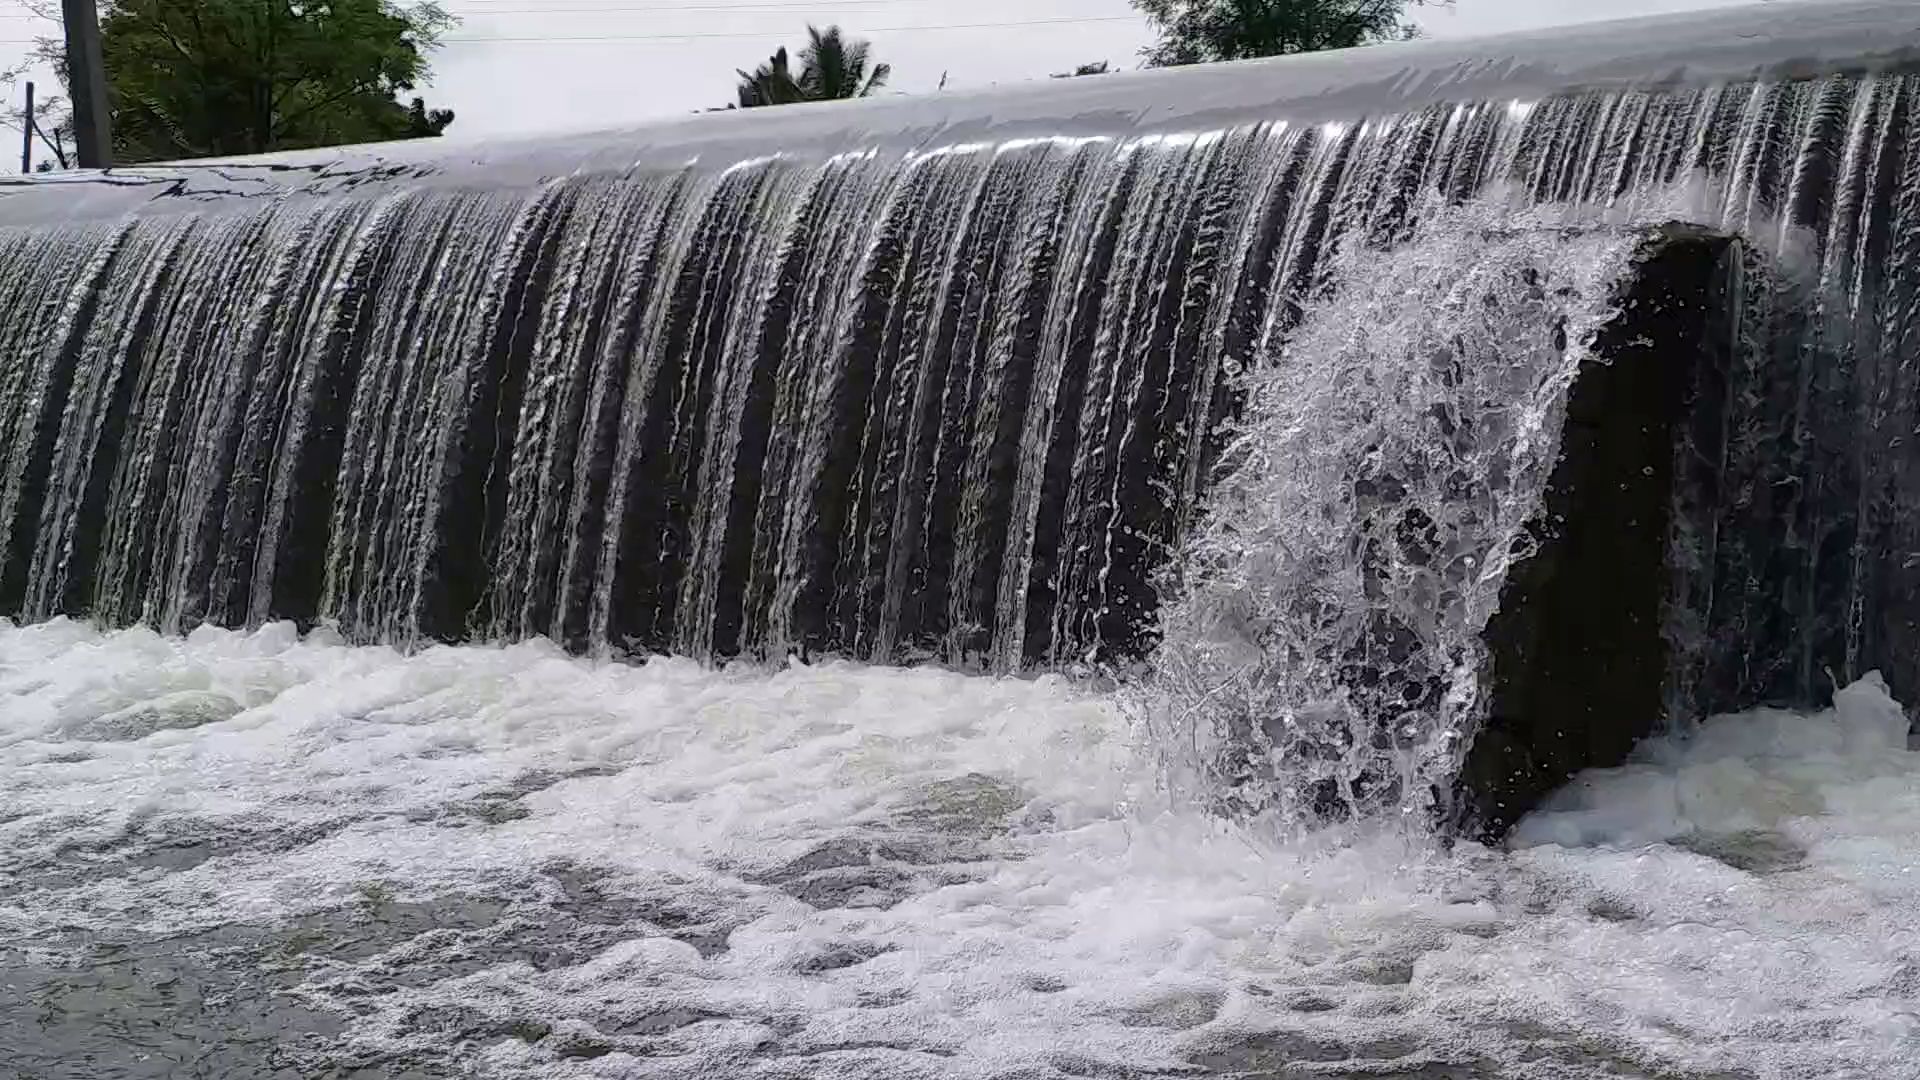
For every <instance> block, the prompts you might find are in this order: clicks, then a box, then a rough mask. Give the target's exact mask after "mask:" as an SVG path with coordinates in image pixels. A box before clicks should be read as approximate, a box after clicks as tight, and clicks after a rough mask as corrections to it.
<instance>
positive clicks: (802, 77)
mask: <svg viewBox="0 0 1920 1080" xmlns="http://www.w3.org/2000/svg"><path fill="white" fill-rule="evenodd" d="M739 74H740V88H739V98H740V107H741V108H743V109H751V108H755V107H757V106H761V105H790V104H792V103H794V102H797V101H840V100H844V99H846V98H862V97H870V96H872V94H873V92H874V91H876V90H879V89H880V88H881V87H883V86H885V85H886V82H887V76H889V75H891V74H893V68H892V67H891V66H889V65H887V64H875V63H872V46H871V44H870V43H868V42H866V41H860V40H852V41H850V40H848V39H847V37H846V36H845V35H843V34H841V32H840V28H839V27H837V26H829V27H827V28H826V29H825V30H821V29H819V28H817V27H814V26H808V27H807V45H806V48H804V49H801V50H800V74H799V75H798V76H795V75H794V74H793V70H792V67H791V65H790V64H789V62H788V60H787V50H786V49H784V48H782V49H781V50H780V51H778V52H776V53H774V54H773V56H772V58H770V59H769V60H768V61H767V62H766V63H764V64H761V65H760V66H759V67H757V68H755V69H753V70H752V71H751V72H748V71H742V72H740V73H739Z"/></svg>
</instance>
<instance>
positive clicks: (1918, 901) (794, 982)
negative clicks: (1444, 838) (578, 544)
mask: <svg viewBox="0 0 1920 1080" xmlns="http://www.w3.org/2000/svg"><path fill="white" fill-rule="evenodd" d="M0 700H4V705H0V790H5V791H6V792H7V794H8V798H7V802H6V805H5V807H4V809H0V972H4V974H0V983H4V984H6V989H7V993H6V994H5V995H0V1042H4V1043H6V1044H7V1045H8V1046H9V1048H10V1050H12V1051H13V1060H11V1061H10V1062H9V1065H8V1067H9V1068H19V1069H24V1070H25V1072H26V1073H28V1074H31V1075H56V1076H61V1075H69V1076H81V1075H88V1076H92V1075H107V1074H109V1073H111V1074H113V1075H134V1076H140V1075H190V1074H194V1072H193V1070H194V1069H198V1070H200V1072H199V1074H202V1075H209V1074H210V1075H222V1074H221V1073H220V1072H219V1071H218V1065H219V1062H220V1060H221V1058H220V1056H219V1055H220V1054H222V1053H225V1054H228V1055H230V1061H231V1063H232V1065H233V1069H234V1071H232V1072H229V1073H226V1074H224V1075H273V1074H275V1070H276V1069H278V1070H282V1071H281V1072H280V1073H278V1074H279V1075H288V1076H294V1075H318V1074H322V1073H324V1072H325V1070H326V1069H329V1068H334V1069H341V1070H346V1069H348V1068H349V1067H360V1068H365V1069H370V1070H372V1072H371V1073H368V1074H364V1075H402V1074H404V1070H405V1069H407V1068H411V1069H413V1070H415V1073H414V1074H415V1075H437V1074H445V1073H462V1074H467V1073H477V1074H479V1075H492V1076H556V1077H557V1076H665V1077H673V1076H687V1077H694V1076H698V1077H715V1076H790V1077H846V1076H873V1077H921V1076H925V1077H1055V1076H1162V1075H1165V1076H1173V1075H1193V1074H1195V1073H1200V1074H1224V1073H1234V1072H1244V1071H1247V1070H1253V1073H1254V1075H1262V1076H1355V1075H1369V1076H1372V1075H1387V1076H1421V1077H1480V1076H1486V1077H1496V1076H1497V1077H1568V1076H1646V1075H1652V1076H1659V1077H1702V1076H1763V1077H1816V1076H1817V1077H1846V1076H1859V1077H1899V1076H1912V1075H1915V1072H1914V1066H1913V1062H1914V1060H1915V1058H1914V1056H1913V1055H1914V1049H1915V1046H1916V1040H1917V1039H1920V875H1917V874H1916V873H1915V872H1914V871H1913V869H1912V867H1913V865H1914V864H1915V862H1916V861H1920V860H1916V856H1920V753H1915V752H1914V751H1913V750H1912V749H1910V748H1909V746H1908V741H1907V740H1908V736H1907V725H1906V721H1905V719H1904V717H1903V715H1902V714H1901V712H1900V711H1899V709H1898V707H1897V706H1895V705H1894V704H1893V703H1892V702H1891V701H1890V700H1889V699H1888V698H1887V696H1886V695H1885V693H1884V691H1883V690H1882V689H1881V688H1880V686H1879V684H1878V683H1877V681H1875V680H1873V679H1868V680H1864V681H1862V682H1861V683H1859V684H1856V685H1855V686H1853V687H1851V688H1849V689H1847V690H1846V691H1845V692H1844V693H1842V694H1841V695H1840V696H1839V698H1838V705H1837V708H1836V709H1835V710H1834V711H1829V712H1825V713H1821V714H1818V715H1813V716H1794V715H1788V714H1778V713H1756V714H1751V715H1747V716H1743V717H1738V718H1733V719H1730V720H1722V721H1714V722H1712V723H1709V724H1708V725H1707V726H1706V727H1705V728H1704V729H1703V730H1702V731H1700V732H1699V733H1698V734H1697V735H1696V736H1695V737H1692V738H1691V739H1688V740H1684V741H1682V740H1678V739H1674V740H1666V741H1661V742H1658V743H1655V744H1651V745H1648V746H1646V747H1643V748H1642V751H1641V753H1640V754H1639V755H1638V757H1637V759H1636V760H1635V761H1634V762H1633V763H1631V764H1630V765H1628V766H1627V767H1625V768H1622V769H1619V770H1612V771H1608V772H1605V773H1600V774H1594V775H1591V776H1587V777H1583V778H1582V779H1581V781H1580V782H1578V783H1577V784H1575V785H1573V786H1572V787H1571V788H1570V789H1569V790H1567V791H1566V792H1564V793H1563V794H1562V796H1561V797H1560V799H1559V801H1558V802H1557V803H1556V804H1555V805H1553V806H1551V807H1550V808H1549V809H1548V810H1546V811H1545V812H1542V813H1540V814H1537V815H1535V816H1534V817H1533V818H1531V819H1529V820H1528V821H1527V822H1525V823H1524V824H1523V825H1522V826H1521V828H1520V830H1519V833H1518V838H1519V839H1518V841H1517V846H1516V848H1515V849H1514V850H1512V851H1490V850H1486V849H1481V848H1477V847H1473V846H1470V845H1468V846H1461V847H1459V848H1456V849H1454V850H1453V851H1451V852H1441V851H1439V850H1436V849H1434V848H1432V847H1431V846H1429V845H1428V844H1427V843H1426V842H1425V841H1421V840H1417V839H1410V838H1407V837H1402V836H1397V835H1391V834H1354V833H1348V834H1345V835H1342V836H1332V835H1329V836H1325V837H1322V838H1321V841H1320V842H1319V843H1318V844H1317V845H1312V846H1292V847H1275V846H1273V845H1271V844H1267V843H1263V842H1262V841H1260V840H1258V839H1256V838H1253V837H1250V836H1248V835H1243V834H1241V833H1239V832H1236V831H1234V830H1233V829H1231V828H1229V827H1226V826H1223V825H1220V824H1218V823H1216V822H1211V821H1208V820H1205V819H1203V818H1200V817H1197V816H1194V815H1192V814H1190V813H1188V812H1185V811H1184V810H1182V809H1181V808H1180V807H1178V806H1175V805H1169V802H1168V800H1167V799H1165V798H1164V797H1162V796H1161V795H1160V794H1158V792H1159V785H1158V777H1159V764H1158V761H1157V759H1156V757H1155V755H1154V754H1152V753H1151V752H1145V751H1144V749H1143V748H1141V747H1138V746H1137V745H1136V742H1135V737H1134V733H1133V732H1132V731H1131V729H1130V727H1129V723H1128V720H1127V718H1126V714H1125V713H1124V712H1123V710H1121V709H1120V708H1118V707H1117V706H1116V705H1115V703H1114V702H1113V701H1112V700H1110V699H1109V698H1108V697H1105V696H1103V695H1102V694H1100V693H1097V692H1094V691H1092V690H1090V689H1087V688H1083V687H1076V686H1074V685H1072V684H1070V683H1067V682H1065V681H1062V680H1060V679H1057V678H1038V679H1011V678H989V677H983V676H966V675H958V674H953V673H949V672H943V671H937V670H929V669H909V670H900V669H883V668H869V667H860V666H853V665H843V664H831V665H823V666H799V665H796V666H792V667H789V668H786V669H783V670H777V671H775V670H768V669H753V668H749V667H745V666H734V667H730V668H728V669H726V670H724V671H714V670H711V669H708V668H703V667H701V666H698V665H696V664H693V663H691V662H683V661H671V660H669V661H657V662H652V663H648V664H645V665H641V666H635V665H623V664H615V663H595V662H590V661H586V660H581V659H577V658H571V657H568V656H566V655H564V654H563V653H561V652H560V651H559V650H556V649H554V648H552V647H550V646H548V645H546V644H544V643H538V642H535V643H528V644H522V645H515V646H511V647H501V648H486V647H459V648H451V647H442V648H435V649H430V650H427V651H424V652H421V653H418V654H415V655H410V656H409V655H402V654H401V653H398V652H395V651H392V650H389V649H386V648H379V647H366V646H349V645H345V644H342V643H340V642H339V641H337V640H335V639H333V638H332V637H330V636H329V635H328V634H327V633H326V632H325V631H319V632H316V633H314V634H312V635H310V636H308V637H307V638H305V639H300V638H298V637H297V636H296V635H295V634H294V633H293V632H292V631H291V629H289V628H288V627H286V626H284V625H275V626H269V627H267V628H265V629H262V630H260V631H257V632H253V633H235V632H229V631H219V630H212V629H203V630H200V631H197V632H196V633H194V634H193V635H191V636H189V637H187V638H184V639H182V638H169V637H161V636H158V635H155V634H153V633H151V632H149V631H146V630H138V629H135V630H123V631H117V632H113V633H102V632H100V631H98V630H95V629H92V628H89V627H87V626H84V625H82V624H78V623H74V622H69V621H64V620H56V621H54V622H51V623H47V624H42V625H38V626H33V627H27V628H15V627H12V626H10V625H9V626H5V627H4V628H0ZM109 991H110V993H109ZM89 1010H91V1011H89ZM143 1010H144V1011H143ZM87 1054H91V1055H92V1057H91V1058H90V1059H89V1058H88V1057H87V1056H86V1055H87ZM140 1054H145V1055H147V1056H146V1057H145V1059H144V1060H142V1059H140V1058H139V1057H138V1055H140ZM209 1062H212V1064H209ZM115 1063H118V1067H123V1068H124V1069H125V1071H124V1072H119V1073H113V1072H112V1070H111V1068H109V1067H108V1066H111V1065H114V1064H115Z"/></svg>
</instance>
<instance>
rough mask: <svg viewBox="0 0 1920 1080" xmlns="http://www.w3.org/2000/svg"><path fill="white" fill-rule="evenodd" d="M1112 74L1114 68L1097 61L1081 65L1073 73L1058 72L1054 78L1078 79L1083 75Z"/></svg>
mask: <svg viewBox="0 0 1920 1080" xmlns="http://www.w3.org/2000/svg"><path fill="white" fill-rule="evenodd" d="M1112 72H1113V68H1111V67H1109V66H1107V62H1106V61H1105V60H1095V61H1094V62H1093V63H1091V64H1081V65H1079V66H1077V67H1075V68H1074V69H1073V70H1072V71H1056V72H1054V73H1053V76H1052V77H1053V78H1056V79H1077V78H1079V77H1080V76H1082V75H1108V74H1111V73H1112Z"/></svg>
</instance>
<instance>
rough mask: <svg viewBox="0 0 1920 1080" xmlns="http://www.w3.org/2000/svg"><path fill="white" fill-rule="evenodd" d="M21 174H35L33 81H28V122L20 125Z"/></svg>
mask: <svg viewBox="0 0 1920 1080" xmlns="http://www.w3.org/2000/svg"><path fill="white" fill-rule="evenodd" d="M20 175H21V176H32V175H33V83H32V81H28V83H27V111H26V122H25V123H23V124H21V125H20Z"/></svg>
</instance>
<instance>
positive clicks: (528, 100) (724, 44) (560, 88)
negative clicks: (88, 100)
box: [0, 0, 1737, 169]
mask: <svg viewBox="0 0 1920 1080" xmlns="http://www.w3.org/2000/svg"><path fill="white" fill-rule="evenodd" d="M1732 2H1737V0H1457V3H1456V4H1455V6H1453V7H1451V8H1427V9H1424V10H1417V11H1416V15H1417V17H1418V19H1419V21H1420V23H1421V24H1422V25H1423V26H1424V27H1425V28H1426V31H1427V33H1429V34H1430V35H1432V36H1434V37H1457V36H1463V35H1471V34H1486V33H1494V32H1498V31H1502V30H1517V29H1529V28H1537V27H1545V26H1554V25H1561V24H1569V23H1576V22H1584V21H1590V20H1594V19H1608V18H1624V17H1627V16H1633V15H1644V14H1651V13H1655V12H1666V11H1679V10H1684V9H1688V8H1701V7H1715V6H1723V5H1725V4H1728V3H1732ZM21 3H22V0H0V65H5V66H7V67H11V66H13V65H14V64H17V63H18V62H20V59H21V58H22V57H23V56H24V54H25V52H26V50H27V48H28V45H27V44H26V43H27V42H28V41H30V40H31V39H32V38H33V37H34V36H36V35H39V34H56V35H57V34H58V33H59V28H58V26H57V25H54V24H50V23H46V22H42V21H39V20H37V19H35V18H34V17H33V16H31V14H30V13H29V12H27V11H26V9H25V8H24V7H22V6H21ZM445 5H446V7H447V8H448V9H449V10H450V11H452V12H453V13H454V14H455V15H457V16H458V17H459V18H460V20H461V25H460V26H459V27H458V28H457V29H456V30H454V31H453V32H452V33H451V34H450V35H449V37H448V40H447V43H446V45H445V46H444V47H443V48H442V50H441V51H440V53H439V54H438V55H437V56H436V57H435V58H434V79H433V84H432V85H431V86H430V87H428V88H426V89H425V90H424V91H423V92H424V94H425V96H426V97H427V98H428V100H429V102H430V103H431V104H433V105H435V106H446V107H451V108H452V109H454V110H455V111H456V112H457V113H458V119H457V120H456V121H455V123H454V126H453V128H452V129H451V131H450V132H449V134H450V135H456V136H459V137H463V138H475V137H485V136H493V135H510V134H526V133H537V132H550V131H566V130H581V129H589V128H605V127H611V126H617V125H619V124H622V123H627V122H631V121H635V120H642V119H646V118H648V117H656V116H665V115H680V114H685V113H687V112H691V111H694V110H698V109H702V108H708V107H712V106H717V105H724V104H726V103H727V102H728V101H729V100H730V99H731V98H732V96H733V85H734V82H735V76H734V70H735V69H736V68H750V67H752V66H754V65H755V64H757V63H759V62H760V61H761V60H763V59H765V58H766V56H767V55H768V54H770V53H771V52H772V51H773V50H774V49H775V48H776V47H778V46H780V45H782V44H786V45H789V46H794V47H797V46H798V45H799V44H800V42H801V41H803V40H804V37H805V32H806V25H807V23H808V22H814V23H818V24H822V25H825V24H829V23H838V24H840V25H841V26H842V27H844V28H845V29H847V30H848V31H850V32H852V33H855V34H858V35H860V36H864V37H867V38H869V39H871V40H872V41H873V44H874V50H875V53H876V55H877V56H878V57H879V58H881V59H883V60H886V61H887V62H889V63H891V64H892V65H893V71H894V76H893V80H892V82H891V84H890V85H891V87H892V89H893V90H895V91H897V92H902V93H909V94H918V93H928V92H931V91H932V90H934V89H935V88H936V87H937V86H939V84H940V80H941V77H942V75H943V74H944V75H945V76H946V78H947V85H948V86H949V87H951V88H955V89H963V88H967V87H977V86H985V85H989V84H993V83H1006V82H1018V81H1022V80H1027V79H1043V78H1045V77H1046V76H1047V75H1048V73H1050V72H1055V71H1066V70H1069V69H1071V68H1073V67H1074V66H1075V65H1077V64H1082V63H1087V62H1091V61H1096V60H1106V61H1109V62H1111V63H1112V64H1114V65H1115V66H1116V67H1132V66H1134V65H1135V64H1136V63H1137V62H1138V60H1137V56H1138V53H1139V51H1140V47H1141V46H1142V45H1144V44H1145V43H1146V42H1147V40H1148V38H1149V33H1148V31H1147V27H1146V24H1145V23H1144V21H1142V20H1141V19H1140V17H1139V16H1138V14H1137V13H1135V11H1134V10H1133V8H1132V7H1131V6H1130V5H1129V4H1128V3H1127V0H445ZM1023 24H1024V25H1023ZM40 77H41V80H42V85H43V86H44V85H46V84H47V83H48V82H50V81H51V79H50V77H49V76H47V75H45V74H44V73H42V74H41V76H40ZM42 93H43V94H44V93H45V91H44V90H43V91H42ZM18 137H19V136H18V134H17V133H15V134H13V136H12V138H11V139H9V140H7V143H6V144H13V145H17V141H16V140H17V139H18ZM6 144H0V145H6ZM8 160H15V161H17V154H7V153H0V162H6V161H8ZM4 168H5V166H4V165H0V169H4Z"/></svg>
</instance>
